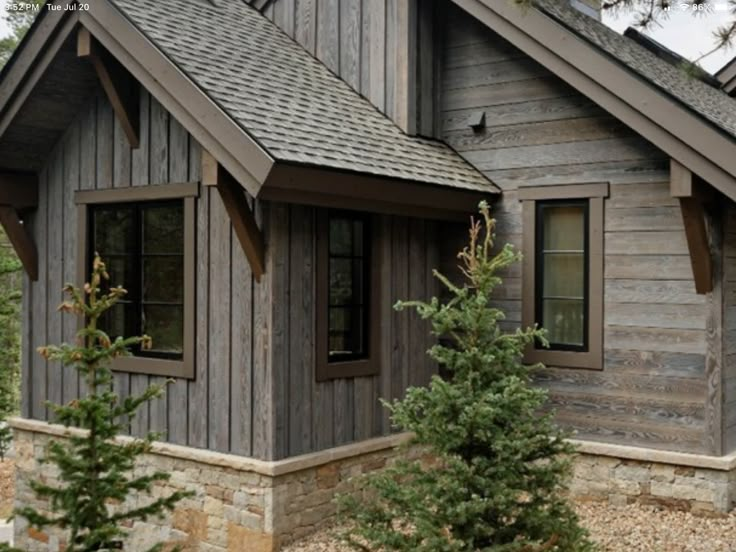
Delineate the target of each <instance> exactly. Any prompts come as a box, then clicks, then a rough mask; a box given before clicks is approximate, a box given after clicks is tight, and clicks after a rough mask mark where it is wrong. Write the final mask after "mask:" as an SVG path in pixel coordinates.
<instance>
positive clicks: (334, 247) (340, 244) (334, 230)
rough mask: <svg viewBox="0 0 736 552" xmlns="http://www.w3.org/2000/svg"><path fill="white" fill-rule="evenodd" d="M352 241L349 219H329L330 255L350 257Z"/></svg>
mask: <svg viewBox="0 0 736 552" xmlns="http://www.w3.org/2000/svg"><path fill="white" fill-rule="evenodd" d="M352 240H353V232H352V224H351V220H350V219H340V218H335V219H330V255H347V256H350V255H352V253H353V249H352Z"/></svg>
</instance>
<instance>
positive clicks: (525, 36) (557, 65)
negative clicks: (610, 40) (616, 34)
mask: <svg viewBox="0 0 736 552" xmlns="http://www.w3.org/2000/svg"><path fill="white" fill-rule="evenodd" d="M453 2H454V3H455V4H457V5H458V6H460V7H461V8H463V9H464V10H465V11H467V12H468V13H469V14H471V15H472V16H474V17H475V18H476V19H478V20H479V21H481V22H482V23H484V24H485V25H487V26H488V27H489V28H490V29H492V30H493V31H495V32H496V33H498V34H499V35H500V36H502V37H503V38H505V39H506V40H508V41H509V42H511V43H512V44H513V45H514V46H516V47H517V48H519V49H520V50H521V51H523V52H524V53H525V54H527V55H529V56H530V57H531V58H533V59H535V60H536V61H537V62H539V63H540V64H542V65H543V66H545V67H546V68H547V69H549V70H550V71H552V72H553V73H554V74H556V75H557V76H558V77H560V78H561V79H562V80H564V81H566V82H567V83H568V84H570V85H571V86H573V87H574V88H576V89H577V90H579V91H580V92H581V93H582V94H584V95H586V96H587V97H589V98H590V99H592V100H593V101H595V102H596V103H597V104H598V105H600V106H601V107H602V108H603V109H605V110H606V111H608V112H609V113H611V114H612V115H613V116H615V117H617V118H618V119H619V120H621V121H622V122H623V123H625V124H626V125H628V126H629V127H630V128H632V129H633V130H634V131H636V132H637V133H639V134H640V135H641V136H643V137H644V138H646V139H647V140H649V141H650V142H652V143H653V144H654V145H656V146H657V147H658V148H660V149H661V150H662V151H664V152H665V153H667V154H668V155H669V156H670V157H672V158H674V159H677V160H678V161H679V162H680V163H682V164H683V165H684V166H686V167H687V168H688V169H690V170H692V171H693V172H694V173H696V174H698V175H699V176H701V177H702V178H703V179H705V180H706V181H707V182H708V183H710V184H711V185H712V186H713V187H715V188H716V189H718V190H719V191H721V192H722V193H724V194H725V195H726V196H728V197H730V198H731V199H733V200H736V158H735V157H734V155H733V148H734V140H733V139H732V138H730V137H728V136H726V135H725V133H724V132H722V131H720V130H718V129H717V128H715V127H714V126H713V125H712V124H711V123H710V122H708V121H706V120H704V119H703V118H702V117H700V116H698V115H696V114H695V113H693V112H692V111H691V110H689V109H688V108H687V107H685V106H683V105H682V104H681V103H679V102H678V101H676V100H675V99H673V98H671V97H669V96H667V95H666V94H664V93H663V92H662V91H660V90H659V89H657V88H656V87H655V86H653V85H651V84H649V83H647V82H645V81H643V80H642V79H641V78H639V77H637V76H636V75H634V74H632V73H631V72H630V71H629V70H627V69H626V68H624V67H622V66H621V65H620V64H619V63H617V62H616V61H614V60H612V59H610V58H609V57H608V56H607V55H606V54H605V53H603V52H601V51H599V50H598V49H597V48H596V47H594V46H593V45H591V44H590V43H588V42H587V41H585V40H584V39H582V38H581V37H579V36H578V35H576V34H575V33H574V32H572V31H570V30H569V29H567V28H566V27H564V26H563V25H560V24H559V23H558V22H557V21H555V20H554V19H553V18H551V17H550V16H548V15H546V14H544V13H543V12H541V11H539V10H538V9H528V10H523V9H521V8H519V6H517V5H514V4H513V3H510V2H495V1H491V0H453ZM673 113H677V116H674V117H673V116H672V114H673ZM680 137H684V139H681V138H680Z"/></svg>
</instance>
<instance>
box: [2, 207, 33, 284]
mask: <svg viewBox="0 0 736 552" xmlns="http://www.w3.org/2000/svg"><path fill="white" fill-rule="evenodd" d="M0 225H1V226H2V227H3V229H4V230H5V233H6V234H7V236H8V239H9V240H10V243H11V245H12V246H13V249H15V253H16V255H18V258H19V259H20V262H21V263H22V264H23V268H24V269H25V271H26V273H27V274H28V277H29V278H30V279H31V280H32V281H34V282H35V281H37V280H38V252H37V250H36V244H35V243H34V242H33V238H32V237H31V234H30V233H29V232H28V228H27V227H26V226H25V225H24V224H23V222H22V221H21V220H20V217H19V216H18V211H17V210H16V209H15V208H13V207H10V206H8V205H0Z"/></svg>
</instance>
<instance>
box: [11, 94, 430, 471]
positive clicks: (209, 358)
mask: <svg viewBox="0 0 736 552" xmlns="http://www.w3.org/2000/svg"><path fill="white" fill-rule="evenodd" d="M141 113H142V122H141V147H140V148H139V149H137V150H133V151H131V150H130V148H129V147H128V144H127V141H126V138H125V136H124V134H123V132H122V130H121V128H120V127H119V125H118V123H117V121H116V120H115V118H114V117H113V113H112V110H111V108H110V105H109V103H108V102H107V100H106V99H105V97H104V95H99V96H97V97H95V98H93V99H92V101H91V102H90V104H89V105H88V107H87V108H86V109H85V110H84V112H83V113H81V114H80V116H79V117H78V119H77V120H76V121H75V122H74V124H73V125H72V126H71V127H70V128H69V130H68V131H67V132H66V134H65V135H64V136H63V138H62V139H61V140H60V142H59V144H58V145H57V146H56V147H55V149H54V150H53V151H52V152H50V154H49V162H48V164H47V165H46V167H44V169H43V170H42V171H41V175H40V203H39V208H38V210H37V211H36V212H35V214H34V215H33V217H32V220H31V221H30V223H31V227H32V231H33V235H34V238H35V240H36V243H37V244H38V248H39V263H40V269H39V272H40V274H41V278H40V279H39V281H38V282H35V283H28V282H26V288H25V289H26V294H25V296H24V304H25V305H26V309H25V315H24V316H25V320H24V322H25V323H24V338H25V339H24V350H23V367H22V381H23V384H22V385H23V408H22V412H23V415H24V416H28V417H32V418H36V419H41V420H46V419H49V411H48V409H47V408H46V406H45V401H47V400H50V401H53V402H61V401H69V400H71V399H73V398H75V397H77V396H78V393H79V390H80V384H81V382H80V381H79V378H78V377H77V375H76V373H75V372H74V371H73V370H72V369H63V370H62V369H61V368H60V367H59V366H57V365H52V364H49V363H46V362H45V361H44V360H43V359H42V358H41V357H40V356H38V355H37V354H35V352H34V351H35V349H36V347H38V346H41V345H45V344H47V343H60V342H61V341H63V340H67V341H69V340H71V339H73V337H74V333H75V324H76V322H75V320H74V319H73V318H71V317H62V316H61V315H60V314H59V313H58V312H57V311H56V307H57V306H58V304H59V303H60V302H61V300H62V293H61V289H62V286H63V285H64V283H65V282H76V281H77V274H76V267H77V254H78V245H77V244H78V241H77V236H76V232H77V226H76V217H77V206H76V205H75V203H74V192H75V191H76V190H88V189H106V188H117V187H127V186H148V185H153V184H166V183H177V182H186V181H196V180H199V178H200V162H201V159H200V146H199V145H198V144H197V142H196V141H195V140H194V139H193V138H192V137H191V136H189V134H188V133H187V132H186V131H185V130H184V129H183V127H182V126H181V125H180V124H179V123H178V122H177V121H176V120H175V119H173V118H172V117H171V116H170V115H169V114H168V112H167V111H166V110H165V109H164V108H163V107H162V106H161V105H160V104H159V103H158V102H157V101H156V100H155V99H154V98H152V97H151V96H150V95H149V94H147V93H145V92H144V93H143V94H142V99H141ZM320 213H324V212H322V211H318V210H315V209H313V208H308V207H300V206H293V205H292V206H290V205H284V204H268V203H260V202H256V217H257V219H258V220H259V222H260V224H261V226H262V228H263V231H264V237H265V240H266V243H267V244H268V246H267V256H266V263H267V268H266V275H265V276H264V277H263V279H262V281H261V282H260V283H256V282H255V281H254V280H253V278H252V276H251V272H250V267H249V265H248V262H247V260H246V259H245V256H244V255H243V252H242V249H241V247H240V244H239V243H238V241H237V239H236V238H235V237H234V235H233V231H232V227H231V224H230V222H229V219H228V216H227V214H226V212H225V208H224V205H223V204H222V201H221V199H220V196H219V194H218V193H217V192H216V190H214V189H209V188H207V187H202V188H201V192H200V197H199V199H198V201H197V220H196V221H195V224H196V236H197V259H196V271H197V275H196V310H197V315H196V354H195V357H196V368H195V373H196V378H195V379H194V380H192V381H186V380H177V381H176V382H175V383H174V384H172V385H170V386H169V387H168V392H167V395H166V397H165V398H164V399H162V400H159V401H155V402H153V403H151V404H150V405H149V406H148V407H146V408H145V409H143V410H142V411H141V412H139V413H138V416H137V417H136V418H135V420H134V421H133V424H132V433H133V434H135V435H142V434H143V433H145V432H146V431H149V430H153V431H159V432H163V434H164V438H165V439H166V440H168V441H170V442H173V443H177V444H183V445H190V446H194V447H200V448H209V449H212V450H217V451H222V452H232V453H237V454H242V455H247V456H255V457H259V458H264V459H273V458H283V457H285V456H288V455H295V454H300V453H305V452H310V451H315V450H321V449H324V448H329V447H331V446H335V445H339V444H344V443H348V442H351V441H355V440H360V439H365V438H369V437H373V436H377V435H381V434H385V433H388V432H389V431H390V427H389V423H388V418H387V416H386V413H385V410H384V409H383V408H382V407H381V406H380V404H379V403H378V398H379V397H385V398H394V397H398V396H400V395H401V394H402V393H403V391H404V390H405V389H406V388H407V387H408V386H409V385H421V384H423V383H426V382H427V381H428V379H429V376H430V374H431V373H432V372H433V371H434V369H435V368H434V366H433V364H432V363H431V362H430V361H429V360H428V359H427V357H426V355H425V351H426V349H427V348H428V347H429V345H430V339H429V336H428V332H427V326H426V325H425V324H424V323H423V322H421V321H420V320H419V319H418V317H417V316H416V315H415V314H412V313H409V312H404V313H396V312H394V311H393V309H392V305H393V304H394V303H395V302H396V301H397V300H399V299H409V298H413V299H416V298H419V299H423V298H427V297H428V296H430V295H432V294H433V293H434V292H433V290H434V289H435V287H434V286H435V283H434V280H433V279H432V277H431V269H432V268H434V267H435V266H437V262H438V261H437V258H438V255H439V253H438V245H437V235H438V230H437V225H436V224H435V223H432V222H425V221H422V220H418V219H409V218H402V217H390V216H381V217H378V218H377V221H378V225H379V229H378V231H379V233H380V238H379V240H380V244H381V246H380V248H379V250H378V251H376V252H375V254H376V255H377V259H380V262H381V264H382V267H383V269H382V271H383V272H382V290H383V293H384V295H383V296H382V302H381V313H380V316H381V319H382V320H384V321H385V323H384V324H383V325H382V330H381V331H382V334H381V339H382V342H383V347H382V350H383V358H382V364H383V367H382V370H381V374H380V376H378V377H369V378H357V379H354V380H353V379H350V380H336V381H333V382H327V383H316V380H315V373H314V352H313V351H314V337H313V336H314V320H315V312H314V304H313V300H314V289H315V288H314V286H315V248H314V241H315V235H314V229H315V218H316V217H317V216H319V214H320ZM162 381H163V378H157V377H149V376H146V375H138V374H128V373H116V374H115V381H114V385H115V388H116V389H117V391H118V392H119V393H120V394H121V395H122V396H126V395H128V394H130V393H140V392H142V391H143V390H144V389H145V388H146V387H147V386H148V385H149V384H151V383H154V382H158V383H161V382H162Z"/></svg>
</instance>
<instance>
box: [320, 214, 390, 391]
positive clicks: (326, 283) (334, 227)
mask: <svg viewBox="0 0 736 552" xmlns="http://www.w3.org/2000/svg"><path fill="white" fill-rule="evenodd" d="M317 240H318V243H317V248H318V250H317V263H318V266H317V279H318V283H317V302H316V304H317V343H316V347H317V351H316V355H317V378H318V379H319V380H325V379H331V378H341V377H355V376H365V375H372V374H375V373H377V370H378V346H377V345H378V330H377V324H376V321H377V316H376V314H377V313H376V307H375V305H376V304H377V300H378V297H379V288H378V277H379V272H378V270H377V266H376V263H375V258H374V256H373V255H372V249H373V228H372V224H371V220H370V218H369V217H368V216H367V215H364V214H362V213H353V212H349V211H329V212H326V213H325V212H324V211H323V212H322V214H321V216H320V220H319V221H318V236H317Z"/></svg>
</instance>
